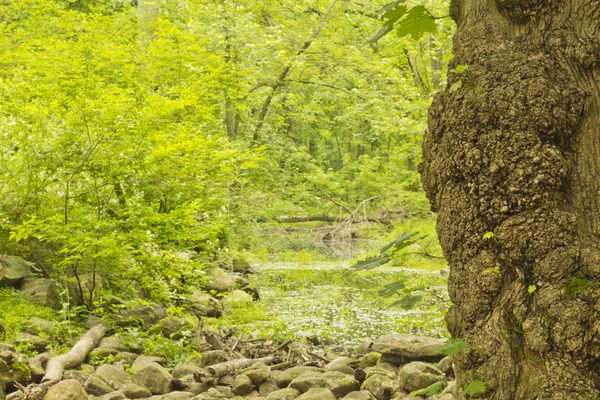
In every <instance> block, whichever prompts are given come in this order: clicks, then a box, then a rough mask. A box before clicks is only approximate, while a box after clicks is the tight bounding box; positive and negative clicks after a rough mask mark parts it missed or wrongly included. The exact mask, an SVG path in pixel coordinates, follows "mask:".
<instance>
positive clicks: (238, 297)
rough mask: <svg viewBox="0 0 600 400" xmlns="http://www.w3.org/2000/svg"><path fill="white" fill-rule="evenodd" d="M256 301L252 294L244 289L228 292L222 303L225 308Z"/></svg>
mask: <svg viewBox="0 0 600 400" xmlns="http://www.w3.org/2000/svg"><path fill="white" fill-rule="evenodd" d="M253 301H254V299H253V298H252V296H250V295H249V294H248V293H246V292H244V291H243V290H234V291H233V292H231V293H228V294H227V295H225V296H224V297H223V298H222V299H221V304H222V305H223V308H224V309H226V310H227V309H228V308H233V307H239V306H243V305H245V304H250V303H252V302H253Z"/></svg>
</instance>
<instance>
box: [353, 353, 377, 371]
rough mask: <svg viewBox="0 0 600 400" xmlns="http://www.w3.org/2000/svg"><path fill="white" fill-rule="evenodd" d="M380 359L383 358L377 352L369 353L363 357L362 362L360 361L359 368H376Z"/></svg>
mask: <svg viewBox="0 0 600 400" xmlns="http://www.w3.org/2000/svg"><path fill="white" fill-rule="evenodd" d="M379 357H381V353H377V352H375V351H372V352H370V353H367V354H365V355H364V356H362V357H361V358H360V360H358V367H359V368H363V369H365V368H368V367H374V366H375V365H377V361H378V360H379Z"/></svg>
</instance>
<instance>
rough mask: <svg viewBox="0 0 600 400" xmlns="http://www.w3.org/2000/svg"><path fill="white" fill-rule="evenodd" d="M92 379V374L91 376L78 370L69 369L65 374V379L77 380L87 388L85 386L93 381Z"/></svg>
mask: <svg viewBox="0 0 600 400" xmlns="http://www.w3.org/2000/svg"><path fill="white" fill-rule="evenodd" d="M91 377H92V374H90V373H89V372H85V371H79V370H76V369H68V370H66V371H64V372H63V379H75V380H77V381H78V382H79V383H81V386H85V384H86V383H87V381H89V380H90V379H91Z"/></svg>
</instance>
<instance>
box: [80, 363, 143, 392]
mask: <svg viewBox="0 0 600 400" xmlns="http://www.w3.org/2000/svg"><path fill="white" fill-rule="evenodd" d="M93 378H96V379H93V381H94V382H95V383H97V382H96V381H97V380H99V381H101V382H102V383H103V385H102V384H99V385H98V386H99V388H101V390H99V391H98V392H100V391H102V392H104V393H99V394H98V395H104V394H107V393H110V392H114V391H116V390H121V389H123V388H124V387H125V385H128V384H130V383H131V381H132V379H131V376H129V375H128V374H127V372H125V371H123V370H122V369H121V368H119V367H117V366H115V365H110V364H104V365H101V366H99V367H98V368H97V369H96V371H95V372H94V375H93ZM90 382H92V380H90ZM107 386H108V387H109V388H110V389H111V390H110V391H109V392H106V387H107ZM86 390H87V391H88V393H90V394H94V393H91V392H90V389H89V388H88V387H86ZM98 395H97V396H98Z"/></svg>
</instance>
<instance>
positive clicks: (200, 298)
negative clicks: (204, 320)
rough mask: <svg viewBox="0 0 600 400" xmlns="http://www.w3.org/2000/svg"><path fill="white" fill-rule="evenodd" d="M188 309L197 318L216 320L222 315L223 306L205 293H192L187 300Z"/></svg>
mask: <svg viewBox="0 0 600 400" xmlns="http://www.w3.org/2000/svg"><path fill="white" fill-rule="evenodd" d="M188 307H189V309H190V311H191V312H192V313H193V314H194V315H195V316H197V317H212V318H218V317H220V316H221V315H222V314H223V305H222V304H221V303H219V301H218V300H217V299H215V298H214V297H212V296H210V295H208V294H206V293H200V292H196V293H193V294H192V295H191V296H190V297H189V299H188Z"/></svg>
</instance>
